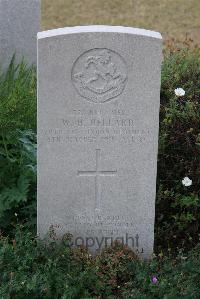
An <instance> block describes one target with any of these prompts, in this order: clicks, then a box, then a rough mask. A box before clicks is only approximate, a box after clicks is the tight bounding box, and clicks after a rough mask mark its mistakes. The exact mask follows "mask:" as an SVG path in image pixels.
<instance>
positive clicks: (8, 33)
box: [0, 0, 40, 70]
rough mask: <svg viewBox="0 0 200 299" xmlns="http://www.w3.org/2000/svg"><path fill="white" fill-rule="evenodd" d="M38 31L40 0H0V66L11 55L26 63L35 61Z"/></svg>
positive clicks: (5, 66)
mask: <svg viewBox="0 0 200 299" xmlns="http://www.w3.org/2000/svg"><path fill="white" fill-rule="evenodd" d="M38 31H40V0H0V68H1V69H3V70H5V69H6V68H7V67H8V65H9V63H10V61H11V58H12V56H13V54H14V53H15V54H16V62H19V61H21V59H22V58H24V60H25V61H26V62H27V63H28V64H36V61H37V32H38Z"/></svg>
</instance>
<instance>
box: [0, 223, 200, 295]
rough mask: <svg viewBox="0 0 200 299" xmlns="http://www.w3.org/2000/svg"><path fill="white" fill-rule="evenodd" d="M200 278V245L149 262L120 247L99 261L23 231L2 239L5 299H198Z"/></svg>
mask: <svg viewBox="0 0 200 299" xmlns="http://www.w3.org/2000/svg"><path fill="white" fill-rule="evenodd" d="M153 276H156V278H157V279H158V281H157V283H156V284H154V283H153V282H152V278H153ZM199 279H200V246H196V248H195V249H194V250H193V251H192V252H190V253H189V254H188V255H187V256H183V255H182V254H181V253H180V254H179V255H178V257H177V258H176V259H172V258H169V257H155V258H154V259H153V260H152V261H151V262H148V263H147V262H144V261H141V260H139V259H137V258H135V255H134V253H133V252H131V251H130V250H128V249H127V248H124V247H123V246H122V245H120V244H117V243H116V244H115V246H114V248H107V249H106V250H105V251H104V252H102V254H101V255H99V256H97V257H95V258H94V257H91V256H90V255H89V254H88V252H87V250H86V249H84V248H79V249H70V248H69V247H66V246H65V245H64V244H60V245H55V244H54V243H53V242H52V243H50V244H49V246H48V247H47V246H45V244H44V243H42V242H41V241H39V240H37V239H36V238H35V237H34V235H33V234H31V233H30V232H25V231H22V230H21V228H17V231H16V235H15V237H14V239H12V240H9V239H8V238H5V237H3V236H1V239H0V296H1V298H2V299H7V298H12V299H15V298H16V299H24V298H32V299H34V298H35V299H40V298H41V299H43V298H44V299H45V298H51V299H52V298H53V299H56V298H59V299H60V298H62V299H65V298H66V299H80V298H85V299H89V298H91V299H92V298H93V299H95V298H96V299H100V298H102V299H103V298H107V299H108V298H110V299H111V298H122V299H123V298H124V299H130V298H135V299H139V298H141V299H143V298H147V299H149V298H152V299H153V298H155V299H156V298H166V299H176V298H185V299H189V298H191V299H192V298H194V299H196V298H198V295H199V293H200V280H199Z"/></svg>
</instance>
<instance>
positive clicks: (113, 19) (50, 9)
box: [42, 0, 200, 44]
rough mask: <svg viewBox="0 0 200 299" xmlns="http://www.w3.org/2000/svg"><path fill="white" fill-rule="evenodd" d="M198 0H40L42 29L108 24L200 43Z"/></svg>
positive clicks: (199, 9)
mask: <svg viewBox="0 0 200 299" xmlns="http://www.w3.org/2000/svg"><path fill="white" fill-rule="evenodd" d="M199 13H200V0H76V1H74V0H56V1H54V0H42V29H43V30H47V29H53V28H59V27H65V26H75V25H88V24H107V25H124V26H132V27H140V28H145V29H151V30H156V31H160V32H161V33H162V34H163V36H164V38H165V39H167V38H175V39H177V38H178V39H184V38H185V36H186V35H188V36H189V37H191V38H192V39H193V40H194V41H195V42H196V43H198V44H199V43H200V17H199Z"/></svg>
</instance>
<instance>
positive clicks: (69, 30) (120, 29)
mask: <svg viewBox="0 0 200 299" xmlns="http://www.w3.org/2000/svg"><path fill="white" fill-rule="evenodd" d="M85 32H113V33H128V34H133V35H141V36H147V37H152V38H158V39H162V36H161V34H160V33H159V32H156V31H151V30H146V29H139V28H133V27H124V26H107V25H90V26H75V27H65V28H58V29H53V30H47V31H42V32H38V35H37V37H38V39H42V38H46V37H53V36H58V35H65V34H73V33H85Z"/></svg>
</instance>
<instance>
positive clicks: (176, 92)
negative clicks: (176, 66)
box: [174, 87, 185, 97]
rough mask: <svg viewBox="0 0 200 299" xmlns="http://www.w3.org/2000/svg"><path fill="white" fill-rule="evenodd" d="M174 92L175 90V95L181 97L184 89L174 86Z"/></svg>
mask: <svg viewBox="0 0 200 299" xmlns="http://www.w3.org/2000/svg"><path fill="white" fill-rule="evenodd" d="M174 92H175V95H176V96H177V97H183V96H184V95H185V90H184V89H183V88H180V87H179V88H176V89H175V90H174Z"/></svg>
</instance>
